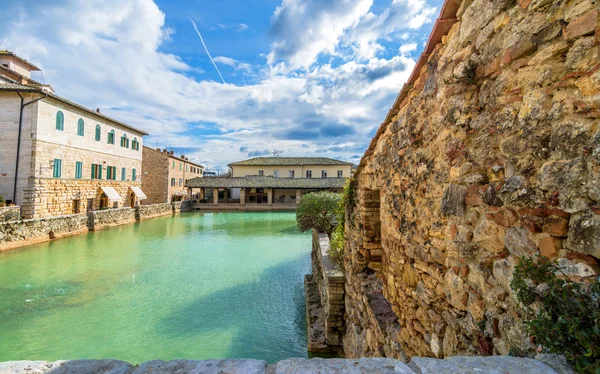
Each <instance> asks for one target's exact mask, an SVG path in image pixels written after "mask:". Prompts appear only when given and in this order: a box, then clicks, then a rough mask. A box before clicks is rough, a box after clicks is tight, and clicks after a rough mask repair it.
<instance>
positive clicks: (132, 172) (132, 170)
mask: <svg viewBox="0 0 600 374" xmlns="http://www.w3.org/2000/svg"><path fill="white" fill-rule="evenodd" d="M136 177H137V176H136V174H135V169H131V180H132V181H135V179H136Z"/></svg>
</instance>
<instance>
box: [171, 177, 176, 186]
mask: <svg viewBox="0 0 600 374" xmlns="http://www.w3.org/2000/svg"><path fill="white" fill-rule="evenodd" d="M171 187H175V178H171Z"/></svg>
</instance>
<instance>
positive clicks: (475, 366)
mask: <svg viewBox="0 0 600 374" xmlns="http://www.w3.org/2000/svg"><path fill="white" fill-rule="evenodd" d="M408 366H410V367H411V368H413V369H414V370H415V372H416V373H420V374H434V373H435V374H439V373H444V374H483V373H485V374H555V373H557V372H556V371H555V370H554V369H552V368H551V367H550V366H548V365H546V364H544V363H542V362H540V361H537V360H534V359H531V358H520V357H512V356H488V357H477V356H475V357H461V356H456V357H449V358H446V359H444V360H438V359H435V358H420V357H417V358H413V359H412V361H411V362H410V363H409V364H408Z"/></svg>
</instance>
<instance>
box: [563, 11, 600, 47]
mask: <svg viewBox="0 0 600 374" xmlns="http://www.w3.org/2000/svg"><path fill="white" fill-rule="evenodd" d="M598 15H599V12H598V10H597V9H593V10H590V11H588V12H587V13H585V14H584V15H582V16H581V17H579V18H576V19H574V20H573V21H571V22H569V24H568V25H567V27H565V29H564V32H563V33H564V36H565V39H567V40H569V39H573V38H577V37H579V36H583V35H588V34H593V33H594V32H595V31H596V27H597V26H598Z"/></svg>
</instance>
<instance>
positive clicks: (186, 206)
mask: <svg viewBox="0 0 600 374" xmlns="http://www.w3.org/2000/svg"><path fill="white" fill-rule="evenodd" d="M171 205H172V206H173V213H179V212H185V211H188V210H192V205H193V202H192V200H183V201H173V202H172V203H171Z"/></svg>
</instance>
